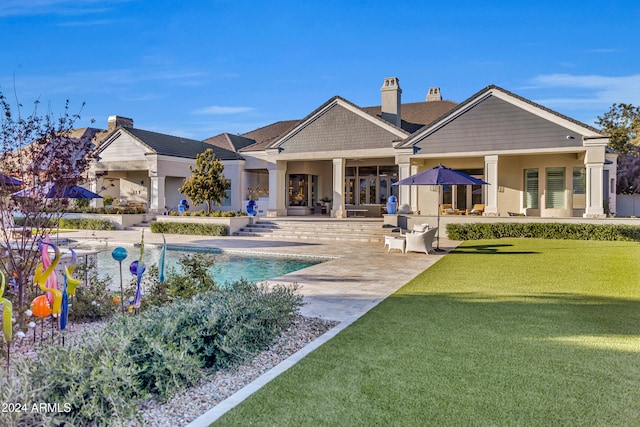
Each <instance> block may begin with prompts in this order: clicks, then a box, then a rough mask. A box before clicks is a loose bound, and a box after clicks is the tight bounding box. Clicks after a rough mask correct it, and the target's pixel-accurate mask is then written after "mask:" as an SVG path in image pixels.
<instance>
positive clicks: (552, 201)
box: [546, 168, 564, 209]
mask: <svg viewBox="0 0 640 427" xmlns="http://www.w3.org/2000/svg"><path fill="white" fill-rule="evenodd" d="M546 196H547V197H546V200H547V203H546V205H547V208H550V209H553V208H564V168H547V191H546Z"/></svg>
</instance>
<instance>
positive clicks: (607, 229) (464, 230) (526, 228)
mask: <svg viewBox="0 0 640 427" xmlns="http://www.w3.org/2000/svg"><path fill="white" fill-rule="evenodd" d="M447 234H448V236H449V238H450V239H452V240H480V239H500V238H505V237H516V238H536V239H567V240H631V241H640V226H633V225H623V224H580V223H578V224H573V223H572V224H564V223H500V222H497V223H473V224H447Z"/></svg>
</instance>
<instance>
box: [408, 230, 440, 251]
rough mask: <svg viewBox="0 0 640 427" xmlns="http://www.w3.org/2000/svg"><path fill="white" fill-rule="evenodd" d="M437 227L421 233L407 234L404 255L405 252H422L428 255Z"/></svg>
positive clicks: (431, 249) (431, 248)
mask: <svg viewBox="0 0 640 427" xmlns="http://www.w3.org/2000/svg"><path fill="white" fill-rule="evenodd" d="M437 232H438V227H434V228H430V229H429V230H427V231H423V232H421V233H407V234H406V236H405V237H406V239H407V242H406V246H405V253H407V252H424V253H425V254H428V253H429V252H433V241H434V240H435V237H436V233H437Z"/></svg>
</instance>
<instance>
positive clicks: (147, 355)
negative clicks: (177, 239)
mask: <svg viewBox="0 0 640 427" xmlns="http://www.w3.org/2000/svg"><path fill="white" fill-rule="evenodd" d="M301 304H302V297H301V296H299V295H297V294H295V286H278V287H275V288H273V289H271V288H267V287H266V286H262V285H252V284H249V283H246V282H238V283H236V284H234V285H233V286H232V287H230V288H228V289H227V288H225V289H223V290H220V291H212V292H205V293H203V294H200V295H197V296H195V297H194V298H192V299H189V300H178V301H175V302H174V303H172V304H169V305H166V306H162V307H157V308H153V309H149V310H148V311H145V312H143V314H141V315H139V316H135V317H128V316H116V317H115V318H114V319H113V321H112V322H110V323H109V324H108V325H106V327H105V328H104V329H103V330H102V331H101V332H100V333H87V334H85V335H84V336H83V338H82V340H81V341H80V342H78V343H75V344H69V345H66V346H51V347H46V348H42V349H41V350H40V352H39V353H38V356H37V358H35V359H34V360H29V359H19V360H17V361H15V363H14V364H13V365H12V367H11V370H10V372H9V373H7V372H6V370H5V369H4V368H3V369H0V375H1V377H0V399H1V400H2V402H22V403H24V404H25V405H27V407H29V408H30V407H31V405H32V404H33V403H39V402H47V403H57V404H59V406H58V408H59V411H44V412H38V411H35V412H34V411H23V412H21V413H16V412H13V413H6V412H5V413H0V425H2V426H13V425H24V426H30V425H57V424H64V423H68V425H120V424H122V423H123V422H125V421H127V420H129V419H131V418H132V417H133V416H134V415H135V413H136V411H135V405H136V404H137V403H138V402H140V401H141V400H143V399H146V398H148V397H150V396H154V397H157V398H158V399H160V400H166V399H168V398H169V397H171V395H173V394H174V393H175V392H177V391H178V390H179V389H181V388H183V387H188V386H191V385H194V384H195V383H196V381H197V380H198V379H199V378H200V377H201V376H202V375H203V374H204V372H205V371H204V369H203V368H205V367H213V368H219V367H224V366H233V365H236V364H238V363H241V362H244V361H246V360H248V359H249V358H250V357H252V356H253V355H255V354H256V353H257V352H259V351H260V350H262V349H263V348H264V347H265V346H266V345H267V344H268V343H269V342H270V341H272V340H273V339H274V338H275V337H276V336H277V335H278V334H279V333H280V332H281V331H282V330H283V329H284V328H286V327H287V326H289V325H290V324H291V320H292V316H293V315H294V314H295V313H296V312H297V310H298V308H299V307H300V305H301Z"/></svg>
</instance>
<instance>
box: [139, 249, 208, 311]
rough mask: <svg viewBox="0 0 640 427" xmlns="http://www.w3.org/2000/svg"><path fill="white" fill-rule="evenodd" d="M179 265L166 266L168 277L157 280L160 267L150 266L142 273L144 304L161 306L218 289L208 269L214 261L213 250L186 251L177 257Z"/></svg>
mask: <svg viewBox="0 0 640 427" xmlns="http://www.w3.org/2000/svg"><path fill="white" fill-rule="evenodd" d="M178 263H179V265H180V269H176V268H174V267H172V266H170V267H168V268H167V272H166V279H165V281H164V282H162V283H160V281H159V280H158V267H157V266H155V265H153V266H151V267H150V271H149V274H148V275H145V276H143V286H144V289H145V291H146V292H145V296H144V299H143V301H142V302H143V304H144V305H145V306H158V305H163V304H166V303H168V302H171V301H175V300H178V299H182V298H192V297H194V296H195V295H197V294H200V293H202V292H207V291H212V290H216V289H218V288H217V286H216V284H215V282H214V279H213V274H211V273H210V271H209V269H210V268H211V267H213V265H214V258H213V257H212V256H211V255H210V254H203V253H195V254H193V255H184V256H182V257H180V259H179V260H178Z"/></svg>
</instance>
